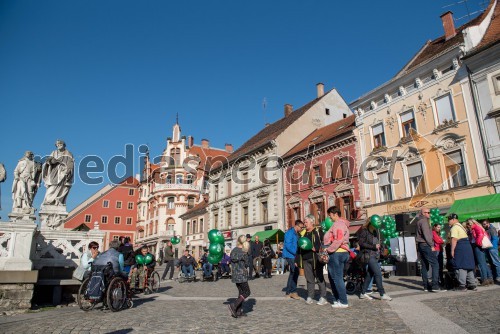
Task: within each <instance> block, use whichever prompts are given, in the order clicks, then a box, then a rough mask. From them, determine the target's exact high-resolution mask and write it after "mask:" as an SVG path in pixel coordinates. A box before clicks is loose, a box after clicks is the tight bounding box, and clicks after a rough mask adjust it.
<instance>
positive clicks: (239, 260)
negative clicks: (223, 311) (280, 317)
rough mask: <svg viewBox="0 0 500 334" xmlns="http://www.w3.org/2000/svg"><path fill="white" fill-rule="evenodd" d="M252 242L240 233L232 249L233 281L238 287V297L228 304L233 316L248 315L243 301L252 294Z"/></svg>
mask: <svg viewBox="0 0 500 334" xmlns="http://www.w3.org/2000/svg"><path fill="white" fill-rule="evenodd" d="M249 248H250V243H249V242H248V241H247V239H246V236H245V235H240V236H239V237H238V241H237V244H236V247H235V248H234V249H233V250H232V251H231V271H232V276H231V281H232V282H233V283H235V284H236V287H237V288H238V298H237V299H236V300H235V301H234V302H233V303H231V304H229V305H228V308H229V311H230V312H231V316H233V317H234V318H238V317H241V316H246V314H244V313H243V302H244V301H245V299H246V298H248V296H250V286H249V285H248V269H247V268H248V266H249V265H250V263H249V258H248V250H249Z"/></svg>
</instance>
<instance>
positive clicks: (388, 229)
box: [372, 215, 399, 251]
mask: <svg viewBox="0 0 500 334" xmlns="http://www.w3.org/2000/svg"><path fill="white" fill-rule="evenodd" d="M372 217H373V216H372ZM379 218H380V217H379ZM382 224H383V225H384V227H383V228H382V229H381V230H380V233H381V234H382V236H383V237H384V244H385V245H386V246H387V247H388V248H389V251H390V246H391V238H397V237H398V236H399V234H398V232H396V220H395V219H394V217H392V216H389V215H384V217H383V218H381V222H380V225H382Z"/></svg>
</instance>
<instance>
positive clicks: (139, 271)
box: [130, 245, 156, 288]
mask: <svg viewBox="0 0 500 334" xmlns="http://www.w3.org/2000/svg"><path fill="white" fill-rule="evenodd" d="M155 266H156V259H155V256H154V255H153V254H151V253H150V252H149V247H148V246H146V245H142V246H141V248H139V249H138V250H137V251H136V256H135V265H133V266H132V269H131V270H130V282H132V283H133V284H134V287H135V288H137V287H140V286H141V287H142V286H144V280H145V278H146V271H145V269H146V268H147V270H148V271H149V272H152V271H153V270H155Z"/></svg>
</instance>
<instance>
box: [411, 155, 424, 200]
mask: <svg viewBox="0 0 500 334" xmlns="http://www.w3.org/2000/svg"><path fill="white" fill-rule="evenodd" d="M407 169H408V179H409V183H410V195H411V196H415V195H422V194H425V181H424V178H423V175H424V173H423V169H422V163H421V162H418V163H416V164H412V165H408V166H407Z"/></svg>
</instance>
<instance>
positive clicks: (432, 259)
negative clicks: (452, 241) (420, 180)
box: [415, 208, 441, 292]
mask: <svg viewBox="0 0 500 334" xmlns="http://www.w3.org/2000/svg"><path fill="white" fill-rule="evenodd" d="M417 219H418V220H417V236H416V238H415V241H416V243H417V249H418V252H419V254H420V261H421V262H422V270H421V273H422V281H423V283H424V290H426V291H429V292H440V291H441V290H440V289H439V262H438V260H437V257H436V256H435V255H434V253H433V251H434V239H433V237H432V229H431V223H430V209H428V208H422V210H421V211H420V215H419V216H418V217H417ZM429 266H430V267H431V269H432V285H431V283H430V282H429V277H428V274H427V273H428V271H429Z"/></svg>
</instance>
